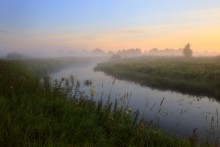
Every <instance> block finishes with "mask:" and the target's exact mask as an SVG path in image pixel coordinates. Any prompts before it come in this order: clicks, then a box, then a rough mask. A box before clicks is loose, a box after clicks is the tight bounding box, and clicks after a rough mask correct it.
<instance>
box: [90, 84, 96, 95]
mask: <svg viewBox="0 0 220 147" xmlns="http://www.w3.org/2000/svg"><path fill="white" fill-rule="evenodd" d="M90 95H91V97H93V96H94V95H95V87H94V86H91V88H90Z"/></svg>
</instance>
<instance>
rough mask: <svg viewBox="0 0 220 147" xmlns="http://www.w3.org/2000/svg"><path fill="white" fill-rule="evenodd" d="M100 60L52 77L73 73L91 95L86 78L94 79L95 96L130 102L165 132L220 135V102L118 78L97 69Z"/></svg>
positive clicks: (57, 77) (63, 71)
mask: <svg viewBox="0 0 220 147" xmlns="http://www.w3.org/2000/svg"><path fill="white" fill-rule="evenodd" d="M95 66H96V63H90V64H88V65H87V66H81V67H80V66H77V67H72V68H69V69H65V70H62V71H60V72H58V73H55V74H52V75H51V77H52V79H60V78H62V77H69V76H70V75H73V76H74V78H75V79H77V80H79V81H80V83H81V87H80V89H81V90H83V91H84V92H85V93H86V94H87V95H88V96H89V95H90V86H86V85H84V84H83V83H84V81H85V80H92V82H93V86H94V87H95V91H96V92H95V96H94V98H95V99H97V100H98V99H100V98H103V100H105V101H106V100H107V99H108V97H109V96H110V98H111V101H114V100H115V99H118V101H119V102H120V103H119V105H121V106H122V105H129V106H130V107H131V108H132V110H134V111H135V110H137V109H139V110H140V114H139V116H141V117H143V118H144V119H145V120H148V121H152V122H153V123H154V124H156V125H158V126H160V127H161V128H162V129H164V130H165V131H167V132H169V133H172V134H177V135H179V136H181V137H185V138H188V137H190V136H191V135H192V134H193V130H195V131H196V134H197V136H198V138H199V140H200V141H204V140H205V139H209V140H211V141H216V140H217V138H218V136H219V135H218V134H219V129H218V126H219V114H218V113H219V112H218V111H219V110H220V103H219V102H218V101H215V100H214V99H212V98H208V97H196V96H191V95H186V94H181V93H177V92H172V91H161V90H157V89H152V88H150V87H146V86H145V87H143V86H141V85H139V84H136V83H133V82H129V81H124V80H118V79H115V78H113V77H111V76H108V75H106V74H105V73H103V72H95V71H94V67H95Z"/></svg>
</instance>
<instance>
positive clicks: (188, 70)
mask: <svg viewBox="0 0 220 147" xmlns="http://www.w3.org/2000/svg"><path fill="white" fill-rule="evenodd" d="M95 70H98V71H103V72H105V73H106V74H109V75H112V76H114V77H116V78H119V79H124V80H129V81H134V82H137V83H139V84H141V85H146V86H150V87H152V88H159V89H162V90H174V91H178V92H182V93H187V94H193V95H198V96H208V97H214V98H216V99H217V100H220V57H195V58H184V57H152V56H145V57H140V58H125V59H118V60H110V61H108V62H105V63H100V64H98V65H97V67H96V68H95Z"/></svg>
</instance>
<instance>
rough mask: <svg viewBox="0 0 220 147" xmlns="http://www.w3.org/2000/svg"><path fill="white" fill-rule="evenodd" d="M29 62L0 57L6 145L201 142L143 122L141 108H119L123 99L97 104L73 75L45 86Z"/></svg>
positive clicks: (1, 131)
mask: <svg viewBox="0 0 220 147" xmlns="http://www.w3.org/2000/svg"><path fill="white" fill-rule="evenodd" d="M27 64H28V63H25V64H24V63H23V61H22V62H20V61H4V60H1V61H0V69H1V70H0V80H1V83H0V108H1V109H0V120H1V121H0V146H193V145H195V144H197V143H198V142H196V139H192V140H191V141H190V140H183V139H180V138H178V137H175V136H171V135H168V134H167V133H165V132H163V131H161V130H160V129H158V128H154V127H153V126H152V125H149V123H147V122H144V121H137V116H138V111H132V112H130V113H127V108H124V109H123V108H117V104H118V102H117V101H115V103H111V102H110V101H107V103H105V104H103V102H102V100H99V101H97V102H95V101H94V100H93V99H91V98H89V97H86V96H85V95H84V94H83V93H81V92H80V84H79V82H77V81H76V80H75V79H74V78H73V77H69V78H63V79H61V80H57V81H54V82H53V83H51V82H50V80H49V78H44V82H43V84H40V82H39V81H40V80H39V78H38V77H37V76H36V73H33V71H34V70H32V69H30V68H29V67H30V66H27ZM31 64H32V65H33V63H31ZM39 66H40V65H39ZM35 68H36V67H35ZM39 68H41V67H39ZM72 93H73V95H71V94H72Z"/></svg>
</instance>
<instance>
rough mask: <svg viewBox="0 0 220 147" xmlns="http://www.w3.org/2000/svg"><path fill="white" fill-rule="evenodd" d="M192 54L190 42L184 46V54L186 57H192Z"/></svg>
mask: <svg viewBox="0 0 220 147" xmlns="http://www.w3.org/2000/svg"><path fill="white" fill-rule="evenodd" d="M192 54H193V51H192V49H191V48H190V44H189V43H187V44H186V45H185V47H184V48H183V56H184V57H192Z"/></svg>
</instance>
